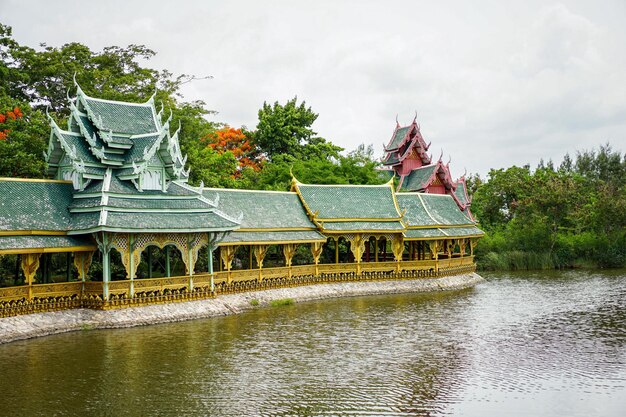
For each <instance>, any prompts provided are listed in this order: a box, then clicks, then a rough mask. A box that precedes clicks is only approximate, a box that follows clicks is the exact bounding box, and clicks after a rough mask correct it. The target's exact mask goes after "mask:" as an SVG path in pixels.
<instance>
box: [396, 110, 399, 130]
mask: <svg viewBox="0 0 626 417" xmlns="http://www.w3.org/2000/svg"><path fill="white" fill-rule="evenodd" d="M399 127H400V122H398V113H396V129H397V128H399Z"/></svg>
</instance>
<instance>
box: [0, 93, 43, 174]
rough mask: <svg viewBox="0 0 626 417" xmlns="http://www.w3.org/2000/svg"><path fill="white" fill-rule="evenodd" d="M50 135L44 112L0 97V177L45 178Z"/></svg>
mask: <svg viewBox="0 0 626 417" xmlns="http://www.w3.org/2000/svg"><path fill="white" fill-rule="evenodd" d="M48 134H49V127H48V123H47V122H46V119H45V116H44V115H43V114H41V113H38V112H33V111H32V109H31V108H30V106H29V105H28V104H26V103H20V104H18V103H17V102H16V101H14V100H11V99H9V98H7V97H2V96H0V177H34V178H40V177H42V176H43V175H44V174H45V167H46V164H45V161H44V159H43V152H44V150H45V149H46V140H47V138H48Z"/></svg>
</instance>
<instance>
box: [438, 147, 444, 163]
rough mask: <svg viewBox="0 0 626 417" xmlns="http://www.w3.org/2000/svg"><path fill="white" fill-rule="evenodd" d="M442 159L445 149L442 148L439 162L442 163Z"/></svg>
mask: <svg viewBox="0 0 626 417" xmlns="http://www.w3.org/2000/svg"><path fill="white" fill-rule="evenodd" d="M441 158H443V148H441V154H440V155H439V162H441Z"/></svg>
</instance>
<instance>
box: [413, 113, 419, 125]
mask: <svg viewBox="0 0 626 417" xmlns="http://www.w3.org/2000/svg"><path fill="white" fill-rule="evenodd" d="M412 124H417V110H415V117H414V118H413V123H412ZM418 129H419V126H418Z"/></svg>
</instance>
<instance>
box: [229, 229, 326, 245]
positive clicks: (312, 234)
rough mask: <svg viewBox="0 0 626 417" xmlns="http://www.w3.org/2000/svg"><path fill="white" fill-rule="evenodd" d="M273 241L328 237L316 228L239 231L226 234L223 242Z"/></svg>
mask: <svg viewBox="0 0 626 417" xmlns="http://www.w3.org/2000/svg"><path fill="white" fill-rule="evenodd" d="M272 242H302V243H307V242H326V237H325V236H323V235H322V234H320V233H319V232H317V231H315V230H301V231H283V232H238V231H234V232H231V233H229V234H228V235H226V237H225V238H224V240H223V241H222V243H257V244H264V243H272Z"/></svg>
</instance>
